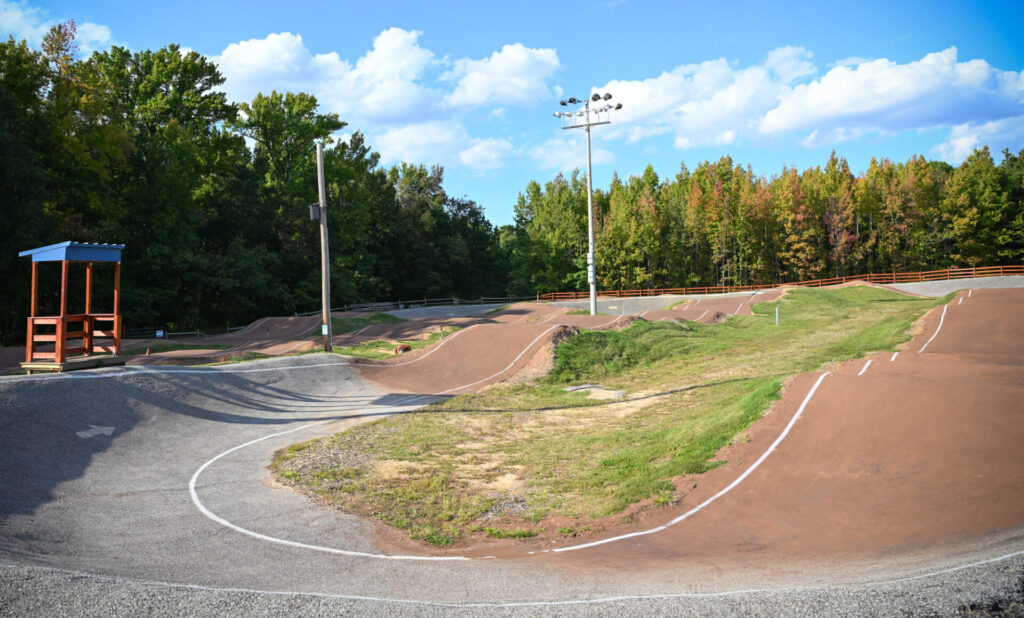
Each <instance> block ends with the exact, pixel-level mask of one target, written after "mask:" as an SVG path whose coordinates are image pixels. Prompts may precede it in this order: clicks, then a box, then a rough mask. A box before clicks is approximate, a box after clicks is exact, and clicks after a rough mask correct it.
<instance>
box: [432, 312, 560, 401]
mask: <svg viewBox="0 0 1024 618" xmlns="http://www.w3.org/2000/svg"><path fill="white" fill-rule="evenodd" d="M559 326H561V324H555V325H554V326H552V327H551V328H549V329H547V330H546V331H544V332H543V333H541V334H539V335H537V338H536V339H534V340H533V341H531V342H530V343H529V345H527V346H526V347H525V348H523V351H522V352H520V353H519V355H518V356H516V357H515V358H514V359H512V362H511V363H509V364H508V367H505V368H504V369H502V370H501V371H499V372H498V373H495V374H494V375H490V376H487V377H486V378H484V379H483V380H477V381H476V382H473V383H471V384H463V385H462V386H457V387H455V388H450V389H448V390H446V391H441V392H440V393H434V394H435V395H447V394H448V393H451V392H453V391H459V390H462V389H464V388H469V387H470V386H476V385H477V384H480V383H481V382H486V381H487V380H490V379H491V378H495V377H497V376H500V375H501V374H503V373H505V372H506V371H508V370H509V369H511V368H512V365H515V364H516V363H517V362H519V359H520V358H522V357H523V354H526V352H527V351H528V350H529V349H530V348H532V347H533V344H535V343H537V342H538V341H540V340H541V338H542V337H544V335H546V334H548V333H550V332H551V331H553V330H555V329H556V328H558V327H559Z"/></svg>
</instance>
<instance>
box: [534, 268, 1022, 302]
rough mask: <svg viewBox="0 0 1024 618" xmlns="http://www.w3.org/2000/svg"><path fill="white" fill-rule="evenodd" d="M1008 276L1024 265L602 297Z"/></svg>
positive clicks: (561, 295)
mask: <svg viewBox="0 0 1024 618" xmlns="http://www.w3.org/2000/svg"><path fill="white" fill-rule="evenodd" d="M1005 275H1024V266H982V267H978V268H944V269H942V270H926V271H921V272H912V273H896V272H893V273H871V274H867V275H849V276H846V277H832V278H829V279H809V280H807V281H795V282H792V283H776V284H768V285H720V286H705V287H688V288H645V289H633V290H602V291H599V292H598V293H597V295H598V296H604V297H605V298H633V297H637V296H661V295H663V294H680V295H682V294H723V293H726V292H752V291H754V290H767V289H770V288H777V287H780V286H783V285H795V286H801V287H813V288H820V287H822V286H826V285H839V284H842V283H849V282H850V281H866V282H868V283H882V284H893V283H916V282H919V281H945V280H947V279H972V278H975V277H1000V276H1005ZM583 298H590V292H548V293H547V294H541V295H540V300H579V299H583Z"/></svg>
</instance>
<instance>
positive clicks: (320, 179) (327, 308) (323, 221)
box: [316, 142, 334, 352]
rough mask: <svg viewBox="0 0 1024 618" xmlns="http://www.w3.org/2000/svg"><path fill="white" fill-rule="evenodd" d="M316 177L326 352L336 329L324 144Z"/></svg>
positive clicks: (320, 147)
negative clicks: (332, 296)
mask: <svg viewBox="0 0 1024 618" xmlns="http://www.w3.org/2000/svg"><path fill="white" fill-rule="evenodd" d="M316 178H317V185H318V187H319V190H320V278H321V281H320V294H321V296H322V301H321V302H322V305H323V307H322V308H323V323H322V326H321V329H320V332H321V333H322V334H323V336H324V352H330V351H331V350H332V349H333V348H332V346H331V339H332V337H333V335H334V329H333V327H332V325H331V251H330V248H329V247H328V241H327V187H326V185H325V184H324V145H323V143H322V142H317V144H316Z"/></svg>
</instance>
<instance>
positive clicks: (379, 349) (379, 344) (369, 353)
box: [333, 326, 462, 359]
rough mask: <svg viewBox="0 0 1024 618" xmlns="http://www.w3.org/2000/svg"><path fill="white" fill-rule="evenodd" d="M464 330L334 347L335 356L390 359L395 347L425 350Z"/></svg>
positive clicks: (450, 330) (455, 327)
mask: <svg viewBox="0 0 1024 618" xmlns="http://www.w3.org/2000/svg"><path fill="white" fill-rule="evenodd" d="M459 330H462V327H461V326H446V327H444V329H443V330H440V331H437V332H433V333H430V334H429V335H427V336H426V337H424V338H422V339H409V340H401V341H399V340H393V339H371V340H370V341H364V342H362V343H360V344H359V345H352V346H334V348H333V351H334V353H335V354H341V355H343V356H358V357H360V358H378V359H380V358H390V357H392V356H394V355H395V346H398V345H407V346H409V347H410V348H412V349H413V350H418V349H420V348H425V347H427V346H428V345H431V344H433V343H436V342H438V341H440V340H441V339H444V338H445V337H447V336H449V335H451V334H452V333H454V332H456V331H459Z"/></svg>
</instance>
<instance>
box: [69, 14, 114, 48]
mask: <svg viewBox="0 0 1024 618" xmlns="http://www.w3.org/2000/svg"><path fill="white" fill-rule="evenodd" d="M77 27H78V35H77V40H78V45H79V49H81V50H82V53H83V54H85V55H87V56H89V55H92V53H93V52H94V51H104V50H106V49H107V47H109V46H110V44H111V41H112V40H113V37H112V36H111V35H110V28H108V27H107V26H102V25H100V24H94V23H92V22H90V21H87V22H84V23H81V24H78V25H77Z"/></svg>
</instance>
